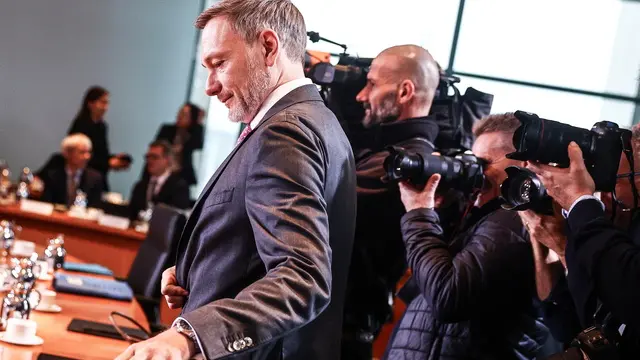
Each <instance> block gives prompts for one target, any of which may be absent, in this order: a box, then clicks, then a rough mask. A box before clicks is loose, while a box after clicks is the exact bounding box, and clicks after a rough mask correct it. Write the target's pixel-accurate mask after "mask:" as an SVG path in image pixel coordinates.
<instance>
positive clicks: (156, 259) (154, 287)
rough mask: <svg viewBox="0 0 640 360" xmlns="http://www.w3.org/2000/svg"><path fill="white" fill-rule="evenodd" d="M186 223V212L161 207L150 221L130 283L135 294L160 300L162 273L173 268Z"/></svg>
mask: <svg viewBox="0 0 640 360" xmlns="http://www.w3.org/2000/svg"><path fill="white" fill-rule="evenodd" d="M185 222H186V216H185V215H184V213H183V212H182V210H179V209H176V208H173V207H170V206H167V205H164V204H157V205H156V206H154V208H153V215H152V216H151V221H150V222H149V231H148V232H147V237H146V238H145V240H144V241H143V242H142V245H141V246H140V249H139V250H138V254H137V255H136V258H135V259H134V260H133V264H132V265H131V269H130V270H129V275H128V276H127V283H129V286H131V289H132V290H133V292H134V294H136V295H142V296H145V297H148V298H160V297H161V294H160V280H161V279H162V272H163V271H164V270H165V269H167V268H169V267H171V266H173V265H174V264H173V262H174V261H175V251H176V248H177V246H178V241H179V240H180V235H181V234H182V229H183V228H184V225H185Z"/></svg>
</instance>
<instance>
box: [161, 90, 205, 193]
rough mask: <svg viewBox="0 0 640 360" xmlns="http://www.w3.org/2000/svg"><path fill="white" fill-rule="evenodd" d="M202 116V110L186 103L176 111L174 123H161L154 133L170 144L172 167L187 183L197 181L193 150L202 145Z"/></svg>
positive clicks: (190, 183) (193, 183)
mask: <svg viewBox="0 0 640 360" xmlns="http://www.w3.org/2000/svg"><path fill="white" fill-rule="evenodd" d="M203 118H204V110H202V109H201V108H199V107H198V106H197V105H195V104H192V103H186V104H184V105H183V106H182V107H181V108H180V110H179V111H178V116H177V118H176V123H175V124H164V125H162V127H161V128H160V130H158V133H157V134H156V140H165V141H167V142H168V143H169V144H171V145H172V147H173V154H174V159H175V162H174V168H175V170H176V171H177V172H178V173H179V174H180V176H181V177H182V178H183V179H184V180H185V181H186V182H187V184H188V185H195V184H196V183H197V177H196V173H195V170H194V169H193V152H194V151H195V150H201V149H202V146H203V141H204V131H203V130H204V129H203V126H202V120H203Z"/></svg>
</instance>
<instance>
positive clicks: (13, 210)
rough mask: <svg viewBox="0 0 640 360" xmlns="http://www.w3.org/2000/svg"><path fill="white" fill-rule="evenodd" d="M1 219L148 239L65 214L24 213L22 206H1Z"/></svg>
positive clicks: (135, 232)
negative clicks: (31, 221) (20, 219)
mask: <svg viewBox="0 0 640 360" xmlns="http://www.w3.org/2000/svg"><path fill="white" fill-rule="evenodd" d="M0 217H17V218H27V219H31V220H37V221H44V222H49V223H54V224H58V225H64V226H71V227H75V228H81V229H85V230H91V231H97V232H102V233H105V234H109V235H115V236H121V237H125V238H130V239H132V240H138V241H143V240H144V239H145V237H146V234H144V233H141V232H139V231H135V230H133V229H126V230H122V229H118V228H113V227H109V226H103V225H100V224H98V223H97V222H96V221H90V220H85V219H79V218H75V217H72V216H69V215H67V214H66V213H63V212H57V211H54V212H53V214H51V215H41V214H36V213H32V212H28V211H22V210H21V209H20V205H18V204H13V205H4V206H0ZM18 225H20V224H18Z"/></svg>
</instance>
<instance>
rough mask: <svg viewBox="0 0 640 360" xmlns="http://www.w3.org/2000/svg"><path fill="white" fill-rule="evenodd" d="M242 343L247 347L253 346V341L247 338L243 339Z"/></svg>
mask: <svg viewBox="0 0 640 360" xmlns="http://www.w3.org/2000/svg"><path fill="white" fill-rule="evenodd" d="M244 342H245V343H246V344H247V347H251V346H253V339H252V338H250V337H248V336H247V337H246V338H244Z"/></svg>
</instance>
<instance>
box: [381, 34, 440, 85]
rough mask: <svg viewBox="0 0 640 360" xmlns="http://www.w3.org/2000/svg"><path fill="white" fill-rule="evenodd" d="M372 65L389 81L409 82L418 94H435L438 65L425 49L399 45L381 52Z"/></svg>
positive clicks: (438, 74)
mask: <svg viewBox="0 0 640 360" xmlns="http://www.w3.org/2000/svg"><path fill="white" fill-rule="evenodd" d="M373 62H374V64H375V63H377V65H379V66H380V70H381V72H383V73H385V74H384V75H385V76H388V77H389V78H390V79H395V80H400V81H401V80H404V79H408V80H411V81H412V82H413V83H414V85H415V87H416V90H417V91H418V92H430V93H432V94H434V93H435V91H436V89H437V87H438V83H439V82H440V70H439V66H438V63H437V62H436V61H435V60H434V59H433V56H431V54H430V53H429V51H427V50H426V49H425V48H423V47H420V46H417V45H399V46H393V47H390V48H388V49H386V50H384V51H382V52H381V53H380V54H379V55H378V56H377V57H376V59H375V60H374V61H373Z"/></svg>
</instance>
